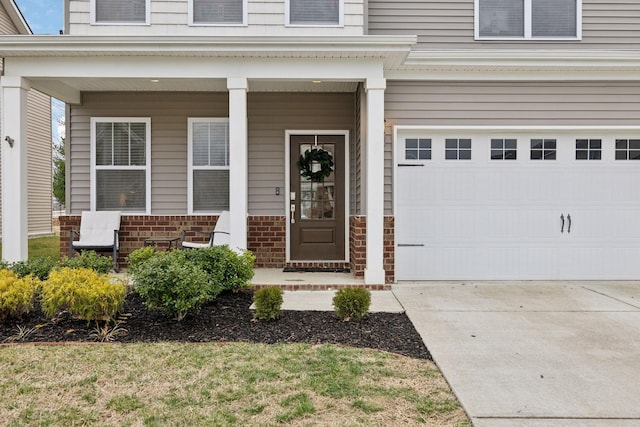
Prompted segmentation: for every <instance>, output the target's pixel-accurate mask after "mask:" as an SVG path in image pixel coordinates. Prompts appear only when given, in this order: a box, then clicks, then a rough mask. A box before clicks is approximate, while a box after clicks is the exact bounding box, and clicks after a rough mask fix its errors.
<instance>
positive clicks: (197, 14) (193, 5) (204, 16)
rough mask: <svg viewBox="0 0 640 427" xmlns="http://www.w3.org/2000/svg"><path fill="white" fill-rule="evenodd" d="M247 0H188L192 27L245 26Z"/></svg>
mask: <svg viewBox="0 0 640 427" xmlns="http://www.w3.org/2000/svg"><path fill="white" fill-rule="evenodd" d="M246 17H247V0H189V22H190V23H191V24H194V25H245V24H246V22H247V19H246Z"/></svg>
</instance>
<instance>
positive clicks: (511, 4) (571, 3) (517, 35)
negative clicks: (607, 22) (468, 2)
mask: <svg viewBox="0 0 640 427" xmlns="http://www.w3.org/2000/svg"><path fill="white" fill-rule="evenodd" d="M581 10H582V0H475V16H476V34H475V36H476V38H477V39H498V40H500V39H524V40H530V39H579V38H580V37H581V16H582V13H581Z"/></svg>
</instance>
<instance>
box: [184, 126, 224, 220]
mask: <svg viewBox="0 0 640 427" xmlns="http://www.w3.org/2000/svg"><path fill="white" fill-rule="evenodd" d="M188 155H189V178H188V181H189V184H188V185H189V213H217V212H221V211H224V210H228V209H229V120H228V119H226V118H198V119H189V149H188Z"/></svg>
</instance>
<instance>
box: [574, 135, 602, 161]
mask: <svg viewBox="0 0 640 427" xmlns="http://www.w3.org/2000/svg"><path fill="white" fill-rule="evenodd" d="M600 159H602V140H601V139H576V160H600Z"/></svg>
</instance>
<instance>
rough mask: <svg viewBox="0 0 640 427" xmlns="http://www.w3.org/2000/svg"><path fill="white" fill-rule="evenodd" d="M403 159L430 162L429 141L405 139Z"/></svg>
mask: <svg viewBox="0 0 640 427" xmlns="http://www.w3.org/2000/svg"><path fill="white" fill-rule="evenodd" d="M404 158H405V160H431V139H425V138H408V139H406V140H405V151H404Z"/></svg>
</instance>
